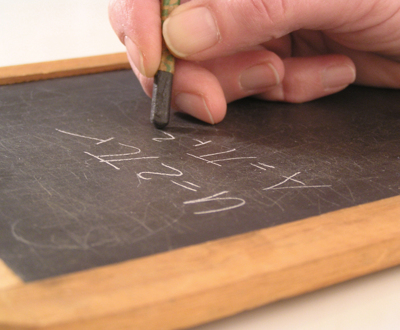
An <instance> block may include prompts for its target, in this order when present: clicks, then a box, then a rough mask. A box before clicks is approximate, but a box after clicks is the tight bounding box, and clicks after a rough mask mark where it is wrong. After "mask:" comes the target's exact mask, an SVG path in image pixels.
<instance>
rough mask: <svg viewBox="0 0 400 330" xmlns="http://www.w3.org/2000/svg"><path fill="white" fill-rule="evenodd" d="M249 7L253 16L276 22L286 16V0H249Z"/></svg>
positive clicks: (272, 22) (271, 22)
mask: <svg viewBox="0 0 400 330" xmlns="http://www.w3.org/2000/svg"><path fill="white" fill-rule="evenodd" d="M247 1H248V2H247V3H248V7H249V9H250V11H251V13H250V14H252V16H253V17H258V18H261V19H263V20H266V21H267V22H268V23H270V24H276V23H277V22H279V21H281V20H282V19H283V17H285V13H286V6H285V0H247Z"/></svg>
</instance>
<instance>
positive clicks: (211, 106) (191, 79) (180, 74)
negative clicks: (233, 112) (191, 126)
mask: <svg viewBox="0 0 400 330" xmlns="http://www.w3.org/2000/svg"><path fill="white" fill-rule="evenodd" d="M172 107H173V108H174V109H175V110H177V111H180V112H184V113H187V114H189V115H191V116H193V117H195V118H197V119H200V120H202V121H205V122H207V123H209V124H216V123H219V122H220V121H221V120H222V119H223V118H224V117H225V114H226V107H227V106H226V100H225V97H224V92H223V90H222V87H221V85H220V83H219V81H218V79H217V78H216V77H215V76H214V75H213V74H212V73H211V72H210V71H208V70H206V69H205V68H202V67H200V66H199V65H198V64H195V63H190V62H186V61H182V60H178V61H177V65H176V68H175V75H174V83H173V93H172Z"/></svg>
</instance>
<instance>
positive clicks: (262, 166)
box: [250, 162, 275, 171]
mask: <svg viewBox="0 0 400 330" xmlns="http://www.w3.org/2000/svg"><path fill="white" fill-rule="evenodd" d="M250 165H251V166H254V167H257V168H259V169H260V170H263V171H266V170H267V168H275V166H271V165H267V164H264V163H260V162H258V163H257V164H253V163H251V164H250Z"/></svg>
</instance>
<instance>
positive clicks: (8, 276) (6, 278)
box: [0, 259, 23, 291]
mask: <svg viewBox="0 0 400 330" xmlns="http://www.w3.org/2000/svg"><path fill="white" fill-rule="evenodd" d="M22 283H23V282H22V281H21V279H20V278H19V277H18V276H17V275H15V274H14V272H13V271H12V270H11V269H10V268H8V267H7V265H6V264H5V263H4V261H3V260H1V259H0V291H1V290H4V289H8V288H11V287H14V286H17V285H21V284H22Z"/></svg>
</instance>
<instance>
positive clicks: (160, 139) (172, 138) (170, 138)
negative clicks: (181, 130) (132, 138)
mask: <svg viewBox="0 0 400 330" xmlns="http://www.w3.org/2000/svg"><path fill="white" fill-rule="evenodd" d="M162 133H163V134H165V135H166V136H168V137H166V138H153V141H156V142H163V141H171V140H175V137H174V136H173V135H172V134H169V133H167V132H164V131H163V132H162Z"/></svg>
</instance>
